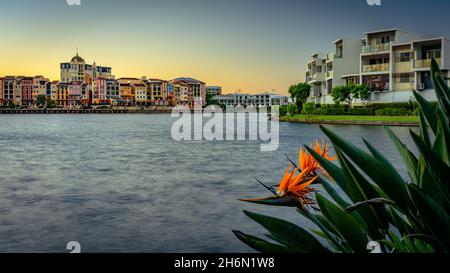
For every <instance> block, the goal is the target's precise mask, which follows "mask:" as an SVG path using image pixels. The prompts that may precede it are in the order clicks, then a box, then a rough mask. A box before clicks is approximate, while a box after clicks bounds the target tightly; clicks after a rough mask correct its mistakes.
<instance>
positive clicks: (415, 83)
mask: <svg viewBox="0 0 450 273" xmlns="http://www.w3.org/2000/svg"><path fill="white" fill-rule="evenodd" d="M334 47H335V51H334V52H333V53H331V54H328V55H325V54H314V55H313V56H312V60H311V61H310V62H309V63H308V70H307V72H306V81H307V82H308V83H309V84H310V85H311V95H310V98H309V101H311V102H316V103H322V104H330V103H333V100H332V97H331V90H332V89H333V87H335V86H338V85H345V84H348V83H349V82H354V83H357V84H361V83H364V84H366V85H367V86H369V87H370V88H371V89H372V90H373V92H372V94H371V99H370V100H371V102H375V103H376V102H379V103H389V102H408V101H410V100H412V99H413V94H412V91H413V90H417V91H420V92H421V94H422V95H423V96H424V97H425V98H427V99H428V100H430V101H433V100H436V97H435V95H434V92H433V90H432V89H433V86H432V83H431V76H430V64H431V59H432V58H435V59H436V60H437V61H438V63H439V65H440V67H441V69H442V70H443V71H444V76H445V77H448V71H449V70H450V41H449V40H448V39H446V38H443V37H438V38H426V37H423V36H420V35H417V34H414V33H409V32H404V31H400V30H398V29H387V30H380V31H374V32H367V33H365V34H364V37H363V38H362V39H360V40H352V39H339V40H337V41H336V42H334Z"/></svg>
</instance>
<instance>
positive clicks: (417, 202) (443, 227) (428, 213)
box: [408, 184, 450, 252]
mask: <svg viewBox="0 0 450 273" xmlns="http://www.w3.org/2000/svg"><path fill="white" fill-rule="evenodd" d="M408 190H409V193H410V195H411V198H412V201H413V203H414V206H415V207H416V209H417V210H418V212H419V214H420V216H421V218H422V219H423V224H424V225H425V226H426V228H427V229H429V230H430V231H431V232H432V233H433V236H434V238H435V239H436V241H439V242H440V243H441V245H442V248H443V249H445V250H446V251H447V252H450V236H449V232H450V216H449V214H448V212H446V211H445V210H444V209H443V208H442V207H441V206H439V205H438V204H437V203H436V202H435V201H434V200H433V199H432V198H430V197H429V196H427V195H425V194H424V193H423V192H422V191H421V189H420V188H419V187H418V186H417V185H414V184H410V185H408Z"/></svg>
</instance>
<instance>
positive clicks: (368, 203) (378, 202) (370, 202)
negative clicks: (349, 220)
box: [345, 198, 395, 213]
mask: <svg viewBox="0 0 450 273" xmlns="http://www.w3.org/2000/svg"><path fill="white" fill-rule="evenodd" d="M373 205H386V206H395V202H394V201H392V200H388V199H385V198H374V199H371V200H367V201H363V202H358V203H356V204H354V205H353V206H350V207H348V208H346V209H345V212H347V213H352V212H354V211H355V210H358V209H360V208H363V207H366V206H373Z"/></svg>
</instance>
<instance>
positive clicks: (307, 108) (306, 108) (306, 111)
mask: <svg viewBox="0 0 450 273" xmlns="http://www.w3.org/2000/svg"><path fill="white" fill-rule="evenodd" d="M314 110H316V104H315V103H313V102H307V103H305V104H303V110H302V115H308V116H309V115H312V113H313V112H314Z"/></svg>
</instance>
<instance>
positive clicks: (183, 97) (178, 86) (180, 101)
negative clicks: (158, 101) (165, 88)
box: [169, 80, 189, 106]
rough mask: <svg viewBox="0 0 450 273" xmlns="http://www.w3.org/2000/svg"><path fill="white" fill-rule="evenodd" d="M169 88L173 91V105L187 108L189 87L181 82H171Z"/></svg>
mask: <svg viewBox="0 0 450 273" xmlns="http://www.w3.org/2000/svg"><path fill="white" fill-rule="evenodd" d="M169 84H170V86H171V88H172V89H173V93H174V97H175V104H176V105H179V106H189V85H188V84H187V83H185V82H183V81H177V80H172V81H170V83H169Z"/></svg>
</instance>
